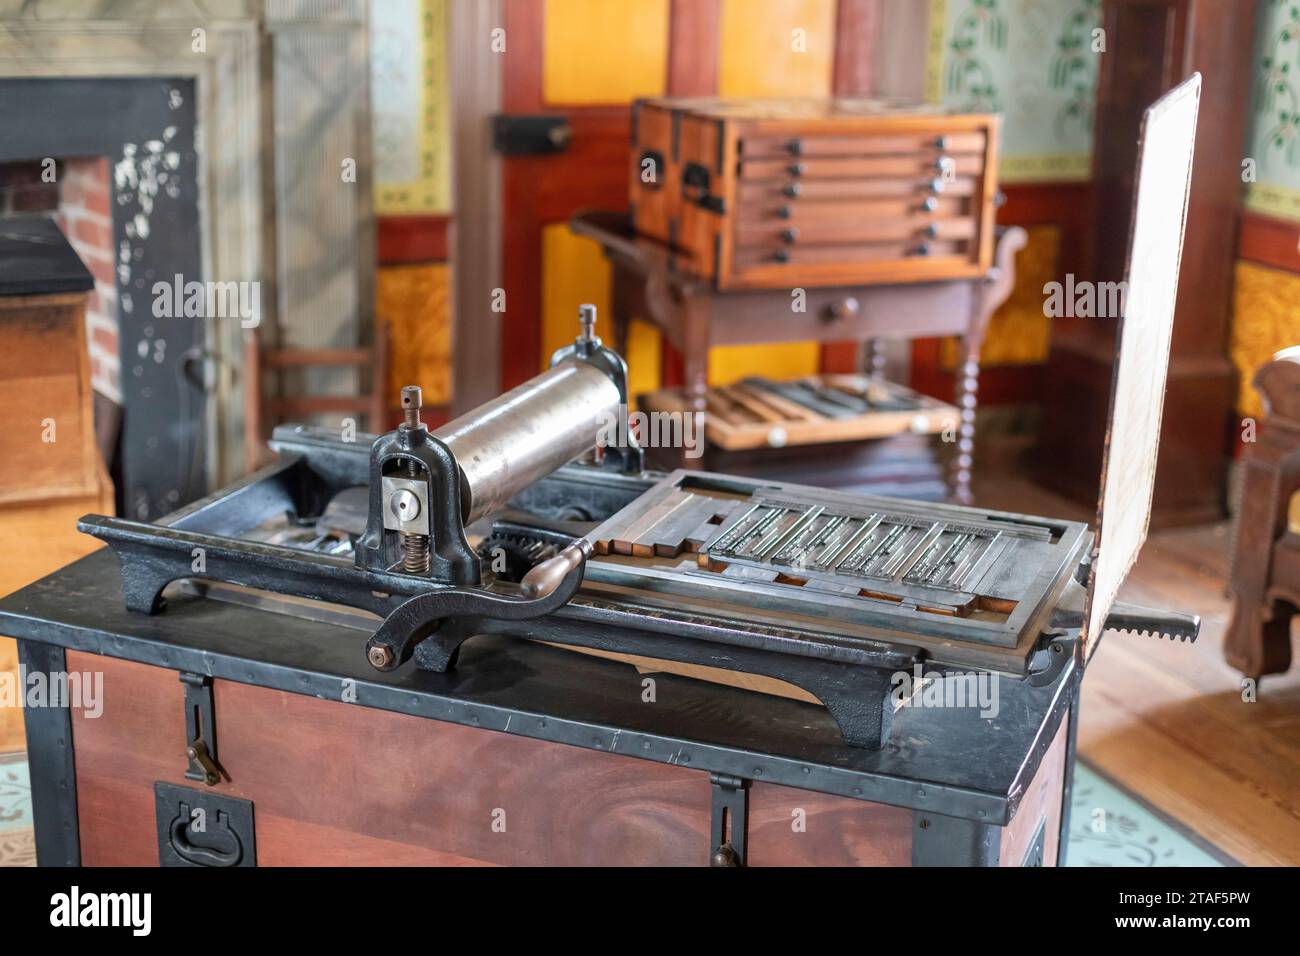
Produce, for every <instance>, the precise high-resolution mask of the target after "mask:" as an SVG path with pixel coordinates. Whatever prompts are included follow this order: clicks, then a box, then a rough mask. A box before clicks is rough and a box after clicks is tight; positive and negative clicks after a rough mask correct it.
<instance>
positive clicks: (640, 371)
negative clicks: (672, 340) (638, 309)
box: [625, 319, 663, 408]
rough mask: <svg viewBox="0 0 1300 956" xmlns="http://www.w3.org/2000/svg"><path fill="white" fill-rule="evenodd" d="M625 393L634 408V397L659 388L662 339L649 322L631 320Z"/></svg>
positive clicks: (628, 336)
mask: <svg viewBox="0 0 1300 956" xmlns="http://www.w3.org/2000/svg"><path fill="white" fill-rule="evenodd" d="M627 339H628V342H627V355H626V356H625V358H626V359H627V393H628V395H630V396H631V402H630V405H631V406H632V408H636V404H637V402H636V397H637V396H638V395H645V394H646V393H647V392H653V391H655V390H656V389H658V388H659V381H660V374H661V372H662V369H661V367H660V366H661V361H660V360H661V359H662V358H663V346H662V338H661V336H660V334H659V330H658V329H657V328H655V327H654V326H653V325H651V324H650V323H649V322H643V321H641V320H640V319H633V320H632V322H631V324H630V326H629V328H628V332H627Z"/></svg>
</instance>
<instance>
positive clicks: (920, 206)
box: [736, 190, 970, 228]
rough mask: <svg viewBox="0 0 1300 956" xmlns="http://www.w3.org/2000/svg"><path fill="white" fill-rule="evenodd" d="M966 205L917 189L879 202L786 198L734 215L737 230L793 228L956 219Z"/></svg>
mask: <svg viewBox="0 0 1300 956" xmlns="http://www.w3.org/2000/svg"><path fill="white" fill-rule="evenodd" d="M969 209H970V202H969V201H968V200H967V199H965V198H963V197H961V196H952V195H949V194H947V193H944V194H942V195H931V194H929V193H925V192H922V191H920V190H913V191H912V193H911V194H907V195H902V196H898V197H892V198H883V199H863V200H848V201H843V202H832V201H829V200H813V201H810V202H805V201H803V200H799V201H795V200H790V199H787V200H785V201H784V202H776V203H771V204H762V205H760V204H759V203H750V204H746V205H742V206H741V207H740V209H739V210H738V211H737V213H736V215H737V217H738V220H739V224H740V227H741V228H745V227H747V226H752V225H754V224H757V223H763V224H769V225H770V224H784V225H787V226H792V227H795V228H802V227H804V226H814V225H820V224H823V223H828V222H829V223H836V222H842V221H844V220H855V219H904V218H907V217H910V216H924V217H925V221H926V222H929V221H930V219H956V218H959V217H961V216H965V215H968V214H969Z"/></svg>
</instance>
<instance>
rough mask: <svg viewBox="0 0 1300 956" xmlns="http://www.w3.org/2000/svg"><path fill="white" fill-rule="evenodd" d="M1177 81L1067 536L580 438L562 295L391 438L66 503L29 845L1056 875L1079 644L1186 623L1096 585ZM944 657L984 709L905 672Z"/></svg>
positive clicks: (11, 614) (1122, 449)
mask: <svg viewBox="0 0 1300 956" xmlns="http://www.w3.org/2000/svg"><path fill="white" fill-rule="evenodd" d="M1198 97H1199V78H1198V77H1193V78H1192V79H1190V80H1188V81H1187V82H1185V83H1183V84H1182V85H1180V86H1179V87H1178V88H1177V89H1175V90H1174V91H1173V92H1171V93H1169V94H1168V95H1166V96H1165V97H1164V98H1162V99H1161V100H1160V101H1159V102H1158V103H1157V104H1155V105H1154V106H1153V107H1152V108H1151V109H1150V110H1148V111H1147V114H1146V117H1145V120H1144V128H1143V141H1142V146H1141V149H1140V154H1139V155H1140V159H1139V171H1138V172H1139V188H1138V197H1139V201H1138V202H1137V203H1136V209H1135V218H1134V231H1133V236H1132V239H1131V248H1130V262H1131V263H1137V264H1139V266H1140V268H1139V269H1138V270H1137V271H1134V269H1133V268H1130V273H1129V279H1130V280H1131V283H1132V288H1131V289H1130V294H1132V293H1134V292H1136V293H1138V295H1137V296H1136V298H1135V299H1134V302H1135V303H1136V305H1135V306H1134V308H1132V309H1131V310H1130V311H1129V312H1126V313H1125V316H1124V317H1122V319H1121V321H1120V323H1119V330H1118V332H1119V334H1118V347H1117V355H1116V368H1115V374H1114V380H1113V386H1112V399H1111V407H1110V419H1109V427H1108V430H1107V446H1106V459H1105V461H1106V464H1105V466H1104V468H1103V475H1102V483H1101V494H1100V498H1099V505H1098V513H1097V523H1096V531H1095V533H1094V532H1093V531H1090V530H1089V528H1088V527H1087V526H1086V525H1084V524H1082V523H1079V522H1074V521H1063V520H1055V519H1051V518H1042V517H1035V516H1030V515H1022V514H1010V513H1004V512H995V511H988V510H983V509H978V508H965V507H955V506H948V505H939V504H927V503H920V502H912V501H906V500H902V499H893V498H881V497H868V496H862V495H855V494H847V493H842V492H837V491H830V490H825V489H819V488H813V487H806V486H799V485H793V484H785V483H780V482H772V481H764V480H759V479H751V478H740V477H736V476H728V475H723V474H712V473H707V472H696V471H690V470H679V471H674V472H672V473H670V474H663V473H656V472H650V471H647V470H645V468H644V461H643V454H642V450H641V449H640V448H639V447H637V443H636V441H635V440H630V441H625V442H624V441H614V442H608V441H605V440H604V439H605V437H607V436H610V435H614V436H622V435H624V434H625V433H626V429H625V428H623V427H620V426H622V425H623V424H624V422H625V418H624V416H626V414H627V400H628V394H627V374H626V366H625V365H624V363H623V360H622V359H621V358H620V357H619V356H618V355H616V354H615V353H614V352H612V351H610V350H609V349H606V348H605V347H604V346H603V345H602V344H601V342H600V340H599V338H597V337H596V335H595V330H594V325H595V311H594V309H591V308H584V309H582V310H581V312H580V320H581V321H580V334H579V335H578V337H577V339H576V341H575V342H574V344H573V345H572V346H570V347H568V348H564V349H561V350H559V351H558V352H557V353H556V354H555V355H554V356H553V358H552V361H551V365H550V368H549V369H548V371H546V372H544V373H542V374H541V375H539V376H537V377H536V378H534V379H532V380H531V381H529V382H527V383H525V384H524V385H521V386H519V387H518V388H516V389H514V390H513V391H511V392H509V393H507V394H505V395H503V396H501V397H500V398H498V399H496V400H494V401H491V402H489V403H487V404H486V405H484V406H482V407H480V408H478V409H477V410H475V411H472V412H470V413H469V414H467V415H465V416H463V417H461V418H459V419H457V420H455V421H453V422H451V423H450V424H448V425H446V426H444V427H442V428H438V429H436V430H433V431H430V430H429V429H427V428H426V427H425V426H424V425H423V424H422V423H421V420H420V398H419V390H418V389H412V388H408V389H404V390H403V392H402V396H401V399H402V406H403V409H404V411H405V421H404V422H403V424H402V425H401V426H400V427H398V428H397V429H396V430H394V431H392V432H390V433H388V434H385V435H380V436H377V437H375V436H368V437H367V439H365V440H359V441H344V440H342V439H341V438H340V437H339V436H338V435H337V434H335V433H331V432H328V431H323V430H320V429H315V428H309V427H305V426H286V427H282V428H279V429H277V430H276V432H275V433H274V435H273V438H272V441H271V445H272V448H273V449H275V450H276V451H277V452H278V454H279V459H278V461H277V462H275V463H274V464H272V465H270V466H269V467H267V468H265V469H263V470H261V471H259V472H257V473H255V474H252V475H250V476H249V477H247V478H246V479H245V480H243V481H242V482H239V483H238V484H236V485H234V486H232V487H229V488H226V489H223V490H222V491H219V492H217V493H215V494H213V495H211V496H209V497H207V498H205V499H202V500H200V501H198V502H195V503H194V504H192V505H190V506H188V507H186V508H184V509H182V510H180V511H178V512H176V513H174V514H172V515H170V516H167V517H166V518H163V519H162V520H160V521H158V522H156V523H152V524H146V523H142V522H136V521H131V520H126V519H120V518H111V517H104V516H99V515H89V516H86V517H85V518H83V519H82V520H81V521H80V522H79V525H78V526H79V527H80V528H81V530H83V531H85V532H88V533H90V534H92V535H94V536H96V537H98V538H101V539H103V540H104V541H105V542H107V543H108V544H109V545H110V546H111V548H112V550H113V551H114V552H116V559H115V558H114V557H113V555H111V554H109V553H107V552H99V553H95V554H91V555H89V556H88V557H85V558H83V559H81V560H80V561H77V562H75V563H73V564H71V565H69V566H67V567H65V568H64V569H62V570H61V571H59V572H56V573H55V574H53V575H51V576H49V577H47V578H45V579H43V580H41V581H38V582H36V583H34V584H32V585H30V586H28V587H26V588H24V589H22V590H20V591H18V592H15V593H14V594H12V595H9V596H7V597H5V598H3V599H0V632H3V633H5V634H7V635H10V636H13V637H16V638H18V639H19V653H20V657H21V660H22V661H23V664H24V666H25V668H26V669H27V670H28V671H29V672H33V671H34V672H42V673H46V674H49V675H51V678H53V675H56V674H59V673H62V674H64V675H65V676H66V675H70V674H73V673H87V674H93V673H94V672H96V671H98V672H100V673H101V674H102V676H103V678H104V680H103V683H104V685H105V689H106V692H107V693H106V697H107V700H106V701H104V706H103V713H102V715H93V716H90V715H87V714H86V713H85V712H84V711H78V709H77V708H76V707H75V706H73V704H71V703H70V702H68V701H64V702H62V703H60V704H59V705H57V706H39V707H28V708H27V710H26V712H25V718H26V726H27V735H28V744H29V762H30V766H31V772H32V787H33V803H34V807H35V816H36V842H37V853H38V857H39V859H40V861H41V862H42V863H43V864H44V863H54V864H76V863H81V862H90V863H96V864H112V865H140V864H146V863H151V862H159V863H161V864H163V865H194V866H249V865H255V864H256V863H258V862H267V863H272V864H279V865H291V864H294V863H311V864H320V863H336V864H337V863H355V862H362V863H366V862H368V863H372V864H373V863H391V862H399V863H400V862H405V863H421V864H433V865H445V864H448V863H454V864H463V863H483V862H489V863H531V864H537V863H552V864H554V863H572V864H588V865H590V864H605V863H634V864H638V865H647V864H651V863H663V864H683V863H699V862H705V861H707V862H711V863H712V864H714V865H735V864H744V865H748V864H751V863H753V864H756V865H761V864H763V863H776V864H781V865H791V864H810V863H811V864H824V863H836V864H845V863H855V864H861V863H867V864H873V865H907V864H909V863H910V864H911V865H935V864H942V865H976V866H992V865H1011V866H1020V865H1026V866H1036V865H1042V864H1045V863H1046V864H1050V863H1055V862H1059V861H1060V860H1061V858H1062V855H1063V853H1064V847H1065V843H1066V837H1067V829H1068V823H1069V808H1070V788H1071V779H1072V771H1071V767H1072V765H1073V755H1074V740H1075V734H1076V733H1077V726H1078V696H1079V681H1080V678H1081V675H1082V673H1083V670H1084V667H1085V666H1086V664H1087V662H1088V660H1089V658H1090V656H1091V654H1092V653H1093V651H1094V650H1095V648H1096V646H1097V642H1098V640H1099V638H1100V636H1101V634H1102V632H1103V631H1104V630H1106V629H1115V630H1127V631H1132V632H1138V633H1147V634H1153V635H1157V636H1165V637H1170V638H1179V639H1185V640H1194V639H1195V638H1196V635H1197V631H1198V628H1199V621H1198V620H1197V618H1196V617H1194V616H1191V615H1185V614H1179V613H1174V612H1166V611H1160V610H1152V609H1147V608H1141V607H1135V606H1130V605H1126V604H1123V603H1121V602H1119V601H1117V600H1116V596H1117V594H1118V591H1119V589H1120V586H1121V584H1122V583H1123V581H1124V579H1125V577H1126V575H1127V573H1128V571H1129V569H1130V568H1131V567H1132V565H1133V562H1134V561H1135V560H1136V558H1137V555H1138V552H1139V550H1140V548H1141V546H1142V543H1143V541H1144V540H1145V537H1146V531H1147V520H1148V517H1149V513H1150V501H1151V489H1152V487H1153V482H1154V470H1155V463H1156V452H1157V445H1158V440H1159V431H1160V417H1161V409H1162V403H1163V391H1164V381H1165V375H1166V371H1167V364H1168V354H1169V342H1170V337H1171V334H1172V324H1173V305H1174V297H1175V293H1176V290H1177V281H1176V280H1177V275H1178V265H1179V255H1180V249H1181V239H1182V233H1181V229H1182V216H1183V214H1184V213H1185V210H1186V198H1187V183H1188V180H1189V177H1190V168H1191V155H1192V145H1193V142H1194V133H1195V119H1196V109H1197V102H1198ZM1133 317H1136V319H1137V320H1136V321H1135V320H1132V319H1133ZM119 568H120V585H119V576H118V570H119ZM119 587H120V590H119ZM119 595H121V596H124V598H125V607H123V604H122V602H121V599H120V597H119ZM628 665H635V666H636V670H634V669H633V668H632V667H630V666H628ZM638 672H639V673H638ZM647 672H653V673H654V674H655V680H657V681H658V694H657V696H655V695H650V696H646V691H645V687H644V683H645V682H644V680H643V679H642V675H644V674H645V673H647ZM913 675H917V676H920V677H921V678H922V679H921V681H920V682H917V681H915V680H913V681H912V685H911V687H910V689H908V688H907V687H906V684H907V681H901V682H900V678H903V677H912V676H913ZM178 676H179V678H180V680H179V684H178V681H177V678H178ZM948 677H953V678H954V679H956V680H964V679H966V678H968V677H973V678H974V679H976V680H977V681H978V680H983V681H986V682H988V681H992V682H993V685H994V686H996V687H998V688H1000V689H1001V693H1000V697H1001V701H1000V709H999V710H998V712H997V713H989V714H984V713H982V712H981V710H980V709H979V708H978V707H973V706H970V702H969V701H967V702H966V705H965V706H962V705H958V706H948V705H947V702H944V705H943V706H929V705H928V703H925V702H923V701H922V700H921V699H920V698H921V694H922V689H921V687H920V684H924V683H925V682H931V685H932V686H933V682H938V681H941V680H944V679H946V678H948ZM900 687H901V688H903V689H902V690H901V691H900ZM909 693H910V694H911V695H912V697H911V698H909V697H908V694H909ZM918 704H924V705H923V706H917V705H918ZM96 717H97V718H98V719H94V718H96ZM182 733H183V735H184V736H183V737H182ZM191 783H194V784H197V785H189V784H191ZM195 808H203V809H205V811H206V812H207V813H208V815H209V818H210V819H215V820H217V821H219V824H220V825H219V827H218V828H217V830H216V831H215V832H212V833H206V834H205V833H196V832H194V831H193V829H192V828H190V827H188V824H187V821H188V820H189V815H190V813H191V812H192V811H193V810H194V809H195ZM497 810H501V811H502V812H508V813H509V814H511V817H510V819H511V820H512V823H511V828H510V830H509V837H508V838H505V837H504V836H503V835H498V834H496V832H495V831H492V830H490V829H489V828H488V827H486V826H485V825H484V820H486V819H487V816H486V815H487V814H489V813H496V811H497ZM792 813H793V814H796V815H806V820H807V827H806V830H804V831H799V832H795V830H794V829H793V828H792V827H791V826H790V822H789V821H790V819H791V814H792ZM751 818H752V821H753V822H752V823H751V822H750V821H751ZM255 819H256V824H255V822H254V821H255ZM557 834H564V835H565V838H564V839H556V835H557Z"/></svg>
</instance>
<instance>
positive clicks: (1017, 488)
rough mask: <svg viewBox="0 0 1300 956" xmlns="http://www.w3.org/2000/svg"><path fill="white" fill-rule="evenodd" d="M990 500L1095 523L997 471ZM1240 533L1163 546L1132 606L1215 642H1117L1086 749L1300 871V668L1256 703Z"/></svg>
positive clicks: (1084, 732) (1131, 592) (1232, 845)
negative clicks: (1238, 566) (1227, 638)
mask: <svg viewBox="0 0 1300 956" xmlns="http://www.w3.org/2000/svg"><path fill="white" fill-rule="evenodd" d="M976 493H977V497H978V504H980V505H981V506H984V507H988V508H1002V509H1006V510H1008V511H1020V512H1028V513H1036V514H1040V515H1048V516H1051V517H1060V518H1075V519H1079V520H1086V521H1088V522H1089V523H1090V524H1091V523H1092V522H1093V521H1094V520H1095V515H1092V514H1090V513H1089V511H1088V509H1084V508H1081V507H1080V506H1079V505H1077V504H1074V503H1072V502H1070V501H1067V500H1066V499H1063V498H1059V497H1057V496H1055V495H1053V494H1051V493H1049V492H1047V491H1044V490H1043V489H1041V488H1039V487H1037V486H1035V485H1033V484H1031V483H1030V482H1028V481H1027V480H1025V479H1022V478H1014V477H1007V476H1005V475H995V474H992V473H989V472H985V474H984V476H983V480H982V481H980V482H977V487H976ZM1229 530H1230V529H1229V525H1228V524H1227V523H1226V522H1224V523H1222V524H1215V525H1207V526H1201V527H1195V528H1185V529H1177V530H1169V531H1159V532H1155V533H1153V534H1152V535H1151V536H1150V538H1149V539H1148V541H1147V544H1146V547H1145V548H1144V549H1143V552H1142V556H1141V558H1140V559H1139V561H1138V563H1137V566H1136V567H1135V568H1134V569H1133V572H1132V574H1130V576H1129V580H1128V581H1127V582H1126V584H1125V586H1124V589H1123V591H1122V592H1121V598H1122V599H1123V600H1126V601H1132V602H1134V603H1138V604H1146V605H1150V606H1154V607H1166V608H1171V609H1177V610H1180V611H1190V612H1194V613H1197V614H1200V615H1201V636H1200V639H1199V640H1198V641H1197V642H1196V643H1195V644H1187V643H1183V642H1173V641H1167V640H1158V639H1155V638H1150V637H1134V636H1131V635H1128V634H1114V633H1111V634H1107V635H1106V636H1105V639H1104V640H1103V642H1102V644H1101V647H1100V648H1099V649H1098V651H1097V653H1096V655H1095V656H1094V657H1093V660H1092V663H1091V665H1090V666H1089V668H1088V673H1087V675H1086V677H1085V678H1084V683H1083V703H1082V712H1081V718H1080V722H1079V750H1080V753H1081V754H1082V755H1083V756H1084V757H1085V758H1087V759H1088V760H1089V761H1091V762H1092V763H1093V765H1095V766H1097V767H1099V768H1100V769H1101V770H1103V771H1105V772H1106V773H1108V774H1110V775H1111V776H1112V777H1114V778H1115V779H1116V780H1118V781H1119V782H1120V783H1122V784H1123V785H1124V786H1126V787H1127V788H1129V789H1130V790H1132V791H1134V792H1135V793H1137V794H1139V795H1141V796H1142V797H1144V798H1146V800H1147V801H1148V802H1150V803H1152V804H1154V805H1155V806H1157V807H1159V808H1160V809H1161V810H1163V811H1165V812H1166V813H1168V814H1169V815H1171V816H1173V817H1175V818H1176V819H1178V820H1179V821H1181V822H1182V823H1184V824H1185V825H1187V826H1188V827H1190V828H1191V829H1192V830H1194V831H1196V832H1197V833H1199V834H1200V835H1201V836H1203V837H1205V838H1206V839H1207V840H1209V841H1210V842H1211V843H1213V844H1214V845H1215V846H1217V847H1219V848H1220V849H1222V850H1223V851H1224V852H1226V853H1228V854H1229V855H1231V856H1232V857H1234V858H1235V859H1237V860H1239V861H1240V862H1242V863H1245V864H1249V865H1290V866H1295V865H1300V666H1297V667H1295V668H1293V669H1292V670H1291V672H1290V673H1289V674H1282V675H1276V676H1273V677H1265V678H1264V679H1263V680H1262V681H1261V682H1260V688H1259V694H1258V701H1257V702H1256V703H1245V702H1243V700H1242V687H1241V683H1242V681H1241V675H1240V674H1239V673H1238V672H1236V671H1234V670H1233V669H1232V668H1230V667H1228V665H1227V664H1225V663H1224V661H1223V653H1222V647H1223V632H1224V629H1225V627H1226V625H1227V617H1228V610H1229V606H1228V605H1229V602H1228V601H1227V599H1226V598H1225V596H1224V582H1225V580H1226V577H1227V571H1228V560H1229V555H1228V546H1229ZM1293 640H1294V637H1293ZM1296 659H1297V660H1298V661H1300V653H1297V655H1296Z"/></svg>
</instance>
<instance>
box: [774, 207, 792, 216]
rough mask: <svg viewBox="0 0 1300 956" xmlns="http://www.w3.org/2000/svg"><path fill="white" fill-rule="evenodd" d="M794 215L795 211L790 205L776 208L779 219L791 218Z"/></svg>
mask: <svg viewBox="0 0 1300 956" xmlns="http://www.w3.org/2000/svg"><path fill="white" fill-rule="evenodd" d="M792 215H794V211H793V210H792V209H791V208H790V207H789V206H778V207H777V209H776V218H777V219H789V218H790V217H791V216H792Z"/></svg>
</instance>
